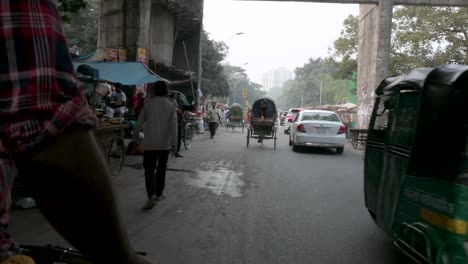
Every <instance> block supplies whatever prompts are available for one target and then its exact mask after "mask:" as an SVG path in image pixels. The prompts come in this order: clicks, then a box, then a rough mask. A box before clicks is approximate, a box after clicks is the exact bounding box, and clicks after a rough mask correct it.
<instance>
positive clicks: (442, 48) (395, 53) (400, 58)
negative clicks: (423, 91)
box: [390, 6, 468, 74]
mask: <svg viewBox="0 0 468 264" xmlns="http://www.w3.org/2000/svg"><path fill="white" fill-rule="evenodd" d="M466 21H468V8H458V7H421V6H410V7H399V8H396V9H395V12H394V23H393V34H392V53H391V61H390V62H391V63H390V71H391V73H392V74H402V73H405V72H408V71H409V70H411V69H413V68H417V67H436V66H440V65H444V64H452V63H456V64H468V24H467V23H466Z"/></svg>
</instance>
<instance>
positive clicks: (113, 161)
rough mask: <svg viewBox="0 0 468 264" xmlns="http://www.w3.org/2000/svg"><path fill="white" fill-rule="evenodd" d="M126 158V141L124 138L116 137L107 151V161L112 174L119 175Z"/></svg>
mask: <svg viewBox="0 0 468 264" xmlns="http://www.w3.org/2000/svg"><path fill="white" fill-rule="evenodd" d="M124 160H125V143H124V141H123V139H122V138H120V137H118V138H114V139H112V141H111V143H110V144H109V149H108V151H107V161H108V163H109V168H110V171H111V174H112V176H114V177H115V176H118V175H119V173H120V171H121V170H122V167H123V164H124Z"/></svg>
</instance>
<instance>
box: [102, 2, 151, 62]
mask: <svg viewBox="0 0 468 264" xmlns="http://www.w3.org/2000/svg"><path fill="white" fill-rule="evenodd" d="M150 15H151V0H112V1H104V0H103V1H101V11H100V18H99V37H98V49H107V48H124V49H126V50H127V59H128V60H129V61H135V60H136V56H137V49H138V48H144V49H146V50H148V49H149V41H150V38H149V30H150Z"/></svg>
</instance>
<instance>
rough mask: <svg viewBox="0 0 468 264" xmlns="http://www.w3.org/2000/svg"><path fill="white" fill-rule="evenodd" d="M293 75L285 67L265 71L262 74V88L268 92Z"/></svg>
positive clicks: (281, 84)
mask: <svg viewBox="0 0 468 264" xmlns="http://www.w3.org/2000/svg"><path fill="white" fill-rule="evenodd" d="M292 77H293V73H292V71H290V70H289V69H287V68H278V69H274V70H271V71H268V72H265V73H264V74H263V76H262V86H263V88H262V90H263V91H265V92H268V91H269V90H270V89H271V88H273V87H281V86H283V84H284V83H285V82H286V81H287V80H291V79H292Z"/></svg>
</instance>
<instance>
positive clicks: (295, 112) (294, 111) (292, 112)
mask: <svg viewBox="0 0 468 264" xmlns="http://www.w3.org/2000/svg"><path fill="white" fill-rule="evenodd" d="M299 112H300V110H299V109H294V110H291V114H297V113H299Z"/></svg>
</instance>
